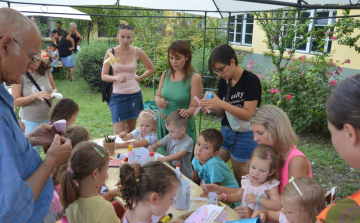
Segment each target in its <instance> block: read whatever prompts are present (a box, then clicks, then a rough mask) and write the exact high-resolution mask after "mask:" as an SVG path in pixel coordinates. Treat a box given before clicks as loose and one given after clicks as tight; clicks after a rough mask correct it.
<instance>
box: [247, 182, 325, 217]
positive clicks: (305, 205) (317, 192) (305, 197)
mask: <svg viewBox="0 0 360 223" xmlns="http://www.w3.org/2000/svg"><path fill="white" fill-rule="evenodd" d="M281 203H282V205H283V209H282V210H281V211H271V210H261V211H255V212H254V213H253V214H252V217H258V216H260V221H261V222H265V221H279V222H280V223H288V222H292V223H313V222H315V221H316V215H318V214H319V213H320V212H321V211H322V210H323V209H324V208H325V193H324V190H323V189H322V187H321V186H320V185H319V184H318V183H317V182H316V181H314V180H313V179H311V178H309V177H300V178H297V179H294V177H292V178H291V179H290V180H289V183H288V184H287V185H286V186H285V188H284V190H283V191H282V193H281Z"/></svg>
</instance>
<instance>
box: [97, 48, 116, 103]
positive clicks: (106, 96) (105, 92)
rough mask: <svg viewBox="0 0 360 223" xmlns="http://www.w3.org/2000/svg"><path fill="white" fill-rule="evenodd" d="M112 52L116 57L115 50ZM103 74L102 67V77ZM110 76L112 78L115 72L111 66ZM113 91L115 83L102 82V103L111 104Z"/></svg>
mask: <svg viewBox="0 0 360 223" xmlns="http://www.w3.org/2000/svg"><path fill="white" fill-rule="evenodd" d="M111 50H112V54H113V55H114V48H111ZM101 72H102V67H100V75H101ZM109 75H110V76H112V75H113V70H112V67H111V66H110V69H109ZM112 91H113V82H106V81H102V89H101V92H102V102H104V101H106V102H107V103H108V104H109V103H110V97H111V95H112Z"/></svg>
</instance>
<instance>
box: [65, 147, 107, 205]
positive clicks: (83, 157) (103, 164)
mask: <svg viewBox="0 0 360 223" xmlns="http://www.w3.org/2000/svg"><path fill="white" fill-rule="evenodd" d="M109 159H110V157H109V153H108V152H107V151H106V149H104V148H103V147H101V146H99V145H98V144H96V143H94V142H88V141H83V142H80V143H79V144H77V145H76V146H75V148H74V149H73V151H72V153H71V156H70V158H69V161H68V166H69V167H68V168H67V171H65V172H64V173H63V174H62V177H61V203H62V207H63V209H64V210H65V209H66V208H67V207H68V206H69V205H70V204H72V203H73V202H74V201H76V200H77V199H78V198H79V196H80V188H79V186H78V185H77V184H76V183H75V182H74V181H76V182H84V183H86V184H91V185H93V186H94V187H97V188H101V186H102V185H103V184H104V183H105V180H106V178H107V177H108V175H107V169H108V167H109Z"/></svg>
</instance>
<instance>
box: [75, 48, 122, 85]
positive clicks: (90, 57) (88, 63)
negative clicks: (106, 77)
mask: <svg viewBox="0 0 360 223" xmlns="http://www.w3.org/2000/svg"><path fill="white" fill-rule="evenodd" d="M114 46H116V44H114V43H111V44H110V45H109V42H105V41H92V42H90V43H89V44H86V43H84V44H81V52H80V53H78V54H76V58H75V59H74V60H75V63H76V72H77V73H79V74H80V75H81V76H82V77H83V78H84V79H85V81H86V82H87V83H88V84H89V86H90V89H91V90H92V91H93V92H97V91H101V73H100V67H102V65H103V62H104V56H105V53H106V51H107V50H108V49H109V48H111V47H114Z"/></svg>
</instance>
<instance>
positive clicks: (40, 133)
mask: <svg viewBox="0 0 360 223" xmlns="http://www.w3.org/2000/svg"><path fill="white" fill-rule="evenodd" d="M55 134H59V135H60V136H65V130H63V131H61V132H57V131H56V129H55V126H54V125H49V124H45V123H42V124H41V125H39V126H38V127H36V128H35V129H34V130H33V131H31V132H30V133H29V134H27V135H26V137H27V139H28V140H29V142H30V144H31V145H32V146H38V145H40V146H50V145H51V143H52V142H53V139H54V137H55Z"/></svg>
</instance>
